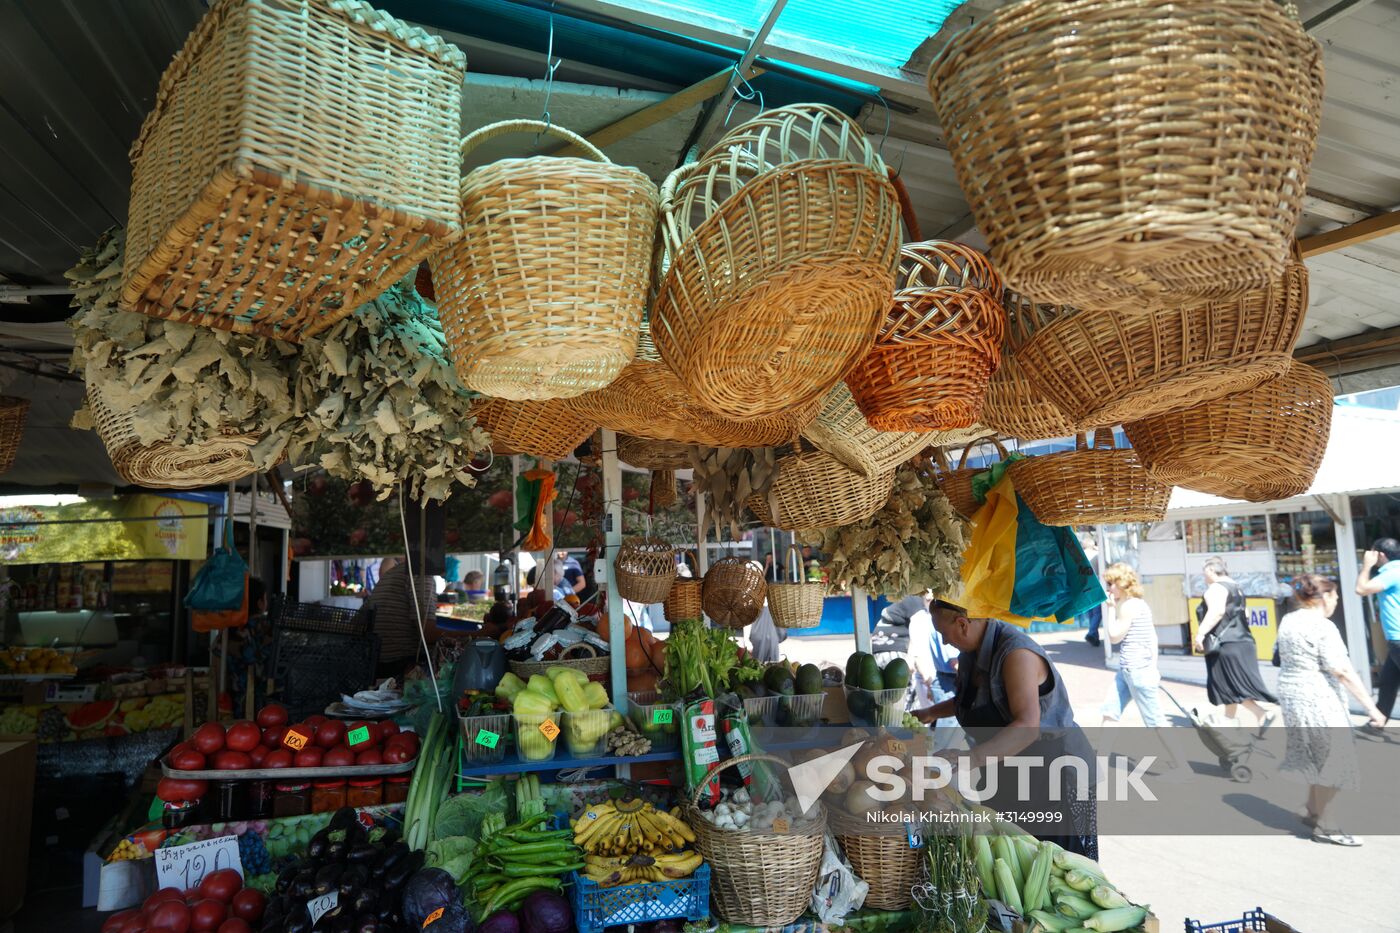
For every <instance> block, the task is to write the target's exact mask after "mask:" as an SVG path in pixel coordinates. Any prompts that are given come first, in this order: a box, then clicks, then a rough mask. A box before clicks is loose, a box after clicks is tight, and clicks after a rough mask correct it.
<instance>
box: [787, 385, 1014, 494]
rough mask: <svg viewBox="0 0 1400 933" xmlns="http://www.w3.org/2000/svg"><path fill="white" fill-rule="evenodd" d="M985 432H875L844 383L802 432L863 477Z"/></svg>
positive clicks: (973, 429)
mask: <svg viewBox="0 0 1400 933" xmlns="http://www.w3.org/2000/svg"><path fill="white" fill-rule="evenodd" d="M986 433H987V432H986V430H985V429H984V428H982V427H981V426H980V425H974V426H973V427H971V428H960V429H958V430H955V431H927V432H926V431H877V430H875V429H874V428H872V427H871V426H870V422H869V421H866V420H865V415H863V414H861V411H860V409H859V408H858V407H856V401H855V399H854V398H852V397H851V390H850V389H849V388H848V387H847V386H846V383H844V382H838V383H836V385H834V386H832V388H831V391H830V392H828V393H827V394H826V400H825V401H824V402H823V403H822V410H821V411H820V412H819V413H818V414H817V417H816V419H815V420H814V421H813V422H812V423H811V424H809V425H807V427H805V428H803V429H802V437H803V438H804V439H805V440H807V441H809V442H810V443H811V445H812V446H813V447H815V448H817V449H818V450H824V451H826V452H827V453H829V454H831V455H832V456H833V457H835V458H836V459H837V460H840V461H841V462H842V463H843V464H845V465H846V466H848V467H850V468H851V469H852V470H856V471H857V472H859V473H861V474H862V475H864V476H878V475H880V474H881V473H888V472H889V471H890V470H892V469H894V468H895V467H897V466H899V465H900V464H901V463H905V462H906V461H908V460H909V459H910V458H911V457H913V456H914V455H915V454H917V453H918V452H919V451H921V450H923V449H924V448H926V447H937V446H938V445H940V444H957V443H963V442H965V441H969V440H971V439H972V438H974V437H979V436H981V435H983V434H986Z"/></svg>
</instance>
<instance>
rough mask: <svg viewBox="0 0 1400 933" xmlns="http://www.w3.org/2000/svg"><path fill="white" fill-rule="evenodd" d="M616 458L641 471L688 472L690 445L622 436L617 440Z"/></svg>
mask: <svg viewBox="0 0 1400 933" xmlns="http://www.w3.org/2000/svg"><path fill="white" fill-rule="evenodd" d="M617 458H618V459H619V460H621V461H622V462H623V463H630V464H631V465H632V466H634V467H639V468H641V469H643V470H688V469H690V445H688V444H681V443H679V442H677V441H657V440H652V439H651V438H648V437H632V436H631V435H627V434H623V435H619V436H618V438H617Z"/></svg>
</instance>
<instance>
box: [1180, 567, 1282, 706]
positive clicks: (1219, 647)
mask: <svg viewBox="0 0 1400 933" xmlns="http://www.w3.org/2000/svg"><path fill="white" fill-rule="evenodd" d="M1201 569H1202V573H1203V574H1204V575H1205V578H1206V593H1205V599H1203V600H1202V601H1201V604H1200V605H1199V606H1197V607H1196V618H1197V621H1198V624H1197V626H1196V642H1195V647H1196V650H1197V651H1199V652H1202V653H1204V654H1205V656H1206V695H1207V697H1208V698H1209V699H1210V702H1211V703H1212V704H1213V705H1215V706H1223V707H1225V715H1226V716H1228V717H1229V718H1231V719H1235V718H1236V717H1237V715H1238V713H1239V706H1240V705H1243V706H1244V707H1245V708H1246V709H1248V710H1249V711H1250V712H1251V713H1253V714H1254V718H1255V719H1256V720H1257V721H1258V724H1259V728H1260V730H1263V729H1266V728H1268V726H1269V724H1270V723H1271V722H1273V720H1274V716H1275V715H1276V713H1275V712H1273V711H1271V710H1266V709H1264V707H1262V706H1260V705H1259V701H1260V700H1264V701H1266V702H1268V703H1277V702H1278V700H1277V699H1275V698H1274V695H1273V694H1271V693H1270V692H1269V688H1268V687H1266V686H1265V685H1264V677H1263V675H1262V674H1260V673H1259V649H1258V647H1257V646H1256V645H1255V643H1254V635H1253V634H1252V633H1251V632H1250V631H1249V617H1248V615H1247V614H1246V613H1245V600H1244V590H1242V589H1240V585H1239V584H1238V583H1236V582H1235V581H1234V580H1232V579H1231V578H1230V573H1229V571H1228V570H1227V569H1226V567H1225V562H1224V561H1223V560H1221V559H1220V558H1218V557H1212V558H1210V559H1209V560H1207V561H1206V562H1205V565H1204V566H1203V567H1202V568H1201Z"/></svg>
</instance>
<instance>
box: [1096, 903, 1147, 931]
mask: <svg viewBox="0 0 1400 933" xmlns="http://www.w3.org/2000/svg"><path fill="white" fill-rule="evenodd" d="M1145 919H1147V909H1146V908H1143V907H1114V908H1113V909H1112V910H1101V911H1099V912H1098V913H1096V914H1094V915H1093V916H1092V917H1090V918H1089V919H1087V920H1085V921H1084V928H1085V929H1088V930H1095V931H1097V933H1117V931H1119V930H1131V929H1132V928H1133V927H1135V926H1137V925H1138V924H1140V923H1142V921H1143V920H1145Z"/></svg>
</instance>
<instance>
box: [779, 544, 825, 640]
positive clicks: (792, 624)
mask: <svg viewBox="0 0 1400 933" xmlns="http://www.w3.org/2000/svg"><path fill="white" fill-rule="evenodd" d="M794 556H795V557H796V560H795V561H794V560H793V558H794ZM787 560H788V562H789V563H790V564H791V563H796V565H797V573H796V575H795V576H794V577H793V579H794V580H797V581H800V582H796V583H774V582H771V581H770V582H769V583H768V611H769V612H771V613H772V614H773V624H774V625H776V626H778V627H779V628H816V627H817V626H818V625H821V623H822V608H823V607H824V606H825V605H826V587H825V586H824V585H822V584H820V583H808V582H806V573H805V568H804V567H803V566H802V551H800V550H799V549H798V548H797V546H796V545H794V544H789V545H788V549H787Z"/></svg>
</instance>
